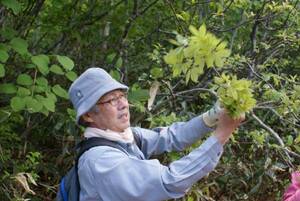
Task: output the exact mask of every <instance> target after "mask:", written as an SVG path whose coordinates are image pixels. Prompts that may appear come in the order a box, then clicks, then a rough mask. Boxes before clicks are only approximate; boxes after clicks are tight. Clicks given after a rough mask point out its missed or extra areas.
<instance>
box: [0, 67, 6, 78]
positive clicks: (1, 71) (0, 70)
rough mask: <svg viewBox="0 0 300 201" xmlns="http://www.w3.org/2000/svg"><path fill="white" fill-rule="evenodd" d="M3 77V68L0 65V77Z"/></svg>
mask: <svg viewBox="0 0 300 201" xmlns="http://www.w3.org/2000/svg"><path fill="white" fill-rule="evenodd" d="M4 76H5V68H4V66H3V65H2V64H0V77H4Z"/></svg>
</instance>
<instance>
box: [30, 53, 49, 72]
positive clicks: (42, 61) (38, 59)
mask: <svg viewBox="0 0 300 201" xmlns="http://www.w3.org/2000/svg"><path fill="white" fill-rule="evenodd" d="M31 61H32V63H34V64H35V65H36V66H37V67H38V70H39V71H40V72H41V73H42V74H43V75H47V74H48V73H49V68H48V65H49V63H50V59H49V57H48V56H47V55H44V54H40V55H37V56H32V57H31Z"/></svg>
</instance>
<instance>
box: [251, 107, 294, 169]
mask: <svg viewBox="0 0 300 201" xmlns="http://www.w3.org/2000/svg"><path fill="white" fill-rule="evenodd" d="M251 116H252V117H253V118H254V119H255V120H256V121H257V122H258V123H259V124H260V125H261V126H262V127H263V128H264V129H265V130H267V131H268V132H269V133H270V134H271V135H272V136H273V137H274V138H275V139H276V140H277V142H278V143H279V145H280V147H281V148H282V150H283V151H284V153H285V155H286V157H287V159H288V161H287V162H288V165H289V166H290V167H293V164H292V162H291V161H292V159H291V157H290V155H289V152H290V151H289V152H288V151H287V148H286V146H285V144H284V142H283V140H282V139H281V138H280V136H279V135H278V133H276V132H275V131H274V130H273V129H272V128H271V127H269V126H268V125H266V124H265V123H264V122H263V121H262V120H261V119H260V118H258V117H257V116H256V115H255V114H254V112H252V113H251Z"/></svg>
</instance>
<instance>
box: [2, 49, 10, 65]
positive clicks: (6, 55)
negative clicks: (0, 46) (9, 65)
mask: <svg viewBox="0 0 300 201" xmlns="http://www.w3.org/2000/svg"><path fill="white" fill-rule="evenodd" d="M8 57H9V55H8V53H7V52H6V51H5V50H0V61H1V62H3V63H4V62H6V61H7V59H8Z"/></svg>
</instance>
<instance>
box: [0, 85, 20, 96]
mask: <svg viewBox="0 0 300 201" xmlns="http://www.w3.org/2000/svg"><path fill="white" fill-rule="evenodd" d="M16 92H17V87H16V86H15V85H14V84H0V93H2V94H14V93H16Z"/></svg>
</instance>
